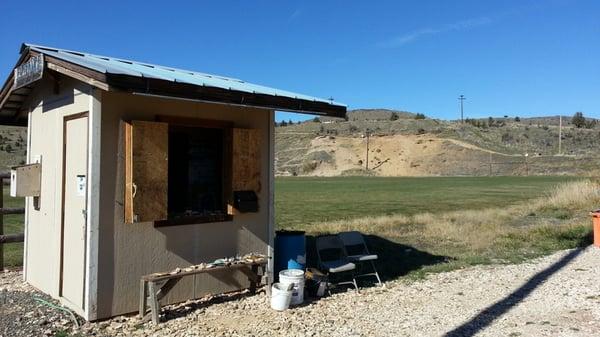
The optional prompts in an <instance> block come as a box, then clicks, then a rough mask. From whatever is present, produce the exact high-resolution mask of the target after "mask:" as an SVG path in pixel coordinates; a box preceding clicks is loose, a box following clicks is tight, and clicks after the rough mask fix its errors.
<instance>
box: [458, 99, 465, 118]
mask: <svg viewBox="0 0 600 337" xmlns="http://www.w3.org/2000/svg"><path fill="white" fill-rule="evenodd" d="M465 99H466V98H465V95H460V97H458V100H459V101H460V122H461V123H464V122H465V118H464V114H463V101H464V100H465Z"/></svg>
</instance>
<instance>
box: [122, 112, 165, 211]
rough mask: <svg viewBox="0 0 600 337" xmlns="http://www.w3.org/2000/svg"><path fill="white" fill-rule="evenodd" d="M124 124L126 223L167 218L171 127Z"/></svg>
mask: <svg viewBox="0 0 600 337" xmlns="http://www.w3.org/2000/svg"><path fill="white" fill-rule="evenodd" d="M124 124H125V132H124V135H125V202H124V206H125V222H126V223H133V222H144V221H157V220H166V219H167V207H168V205H167V196H168V181H169V172H168V171H169V170H168V169H169V165H168V151H169V125H168V124H167V123H158V122H145V121H132V122H130V123H124Z"/></svg>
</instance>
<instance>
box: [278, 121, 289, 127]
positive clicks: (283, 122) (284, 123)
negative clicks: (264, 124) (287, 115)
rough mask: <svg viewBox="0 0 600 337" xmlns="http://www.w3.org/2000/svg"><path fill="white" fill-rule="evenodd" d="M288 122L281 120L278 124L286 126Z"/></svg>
mask: <svg viewBox="0 0 600 337" xmlns="http://www.w3.org/2000/svg"><path fill="white" fill-rule="evenodd" d="M287 125H288V123H287V122H286V121H281V122H279V126H287Z"/></svg>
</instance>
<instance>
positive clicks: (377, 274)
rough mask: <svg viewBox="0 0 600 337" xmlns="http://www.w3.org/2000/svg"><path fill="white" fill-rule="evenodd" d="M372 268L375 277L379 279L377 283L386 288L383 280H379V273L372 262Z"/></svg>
mask: <svg viewBox="0 0 600 337" xmlns="http://www.w3.org/2000/svg"><path fill="white" fill-rule="evenodd" d="M371 267H373V271H374V272H375V277H377V282H378V283H379V285H380V286H385V285H384V284H383V283H382V282H381V279H380V278H379V272H377V269H376V268H375V263H373V261H371Z"/></svg>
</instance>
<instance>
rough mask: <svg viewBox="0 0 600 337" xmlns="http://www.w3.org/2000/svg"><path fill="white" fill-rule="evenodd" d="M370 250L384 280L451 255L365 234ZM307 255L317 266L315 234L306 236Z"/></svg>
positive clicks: (311, 263) (310, 263)
mask: <svg viewBox="0 0 600 337" xmlns="http://www.w3.org/2000/svg"><path fill="white" fill-rule="evenodd" d="M364 237H365V241H366V242H367V246H368V248H369V251H370V252H371V253H372V254H377V256H378V257H379V258H378V260H377V262H375V265H376V267H377V271H378V272H379V275H380V276H381V279H382V281H389V280H393V279H396V278H399V277H401V276H404V275H406V274H408V273H409V272H411V271H414V270H418V269H421V268H423V267H424V266H430V265H434V264H438V263H445V262H448V261H449V260H451V258H450V257H447V256H442V255H433V254H429V253H427V252H424V251H421V250H418V249H416V248H414V247H411V246H407V245H403V244H399V243H396V242H393V241H390V240H387V239H385V238H382V237H380V236H377V235H364ZM306 253H307V254H306V255H307V256H306V257H307V265H308V266H309V267H317V250H316V248H315V236H312V235H307V236H306Z"/></svg>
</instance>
